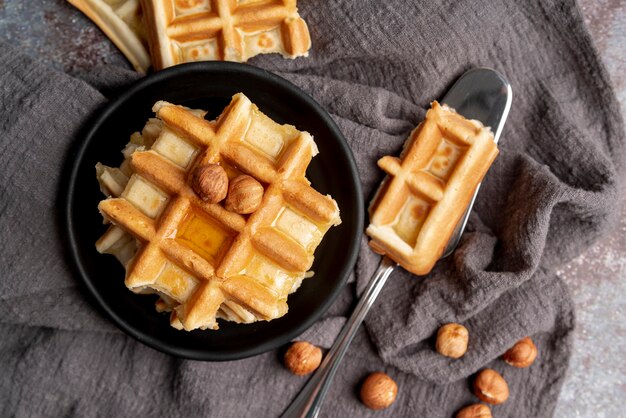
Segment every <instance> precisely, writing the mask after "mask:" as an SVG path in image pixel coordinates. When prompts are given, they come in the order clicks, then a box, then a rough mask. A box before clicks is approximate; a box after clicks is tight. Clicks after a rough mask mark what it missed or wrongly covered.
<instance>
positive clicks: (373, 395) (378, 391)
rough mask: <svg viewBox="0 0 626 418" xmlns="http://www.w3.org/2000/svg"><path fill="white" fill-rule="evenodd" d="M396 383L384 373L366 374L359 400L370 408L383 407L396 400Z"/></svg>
mask: <svg viewBox="0 0 626 418" xmlns="http://www.w3.org/2000/svg"><path fill="white" fill-rule="evenodd" d="M397 394H398V385H397V384H396V382H394V381H393V379H392V378H391V377H389V376H387V375H386V374H385V373H381V372H375V373H372V374H370V375H369V376H367V378H365V381H364V382H363V385H362V386H361V393H360V395H361V401H363V403H364V404H365V406H367V407H368V408H370V409H385V408H387V407H388V406H389V405H391V404H392V403H393V402H394V401H395V400H396V395H397Z"/></svg>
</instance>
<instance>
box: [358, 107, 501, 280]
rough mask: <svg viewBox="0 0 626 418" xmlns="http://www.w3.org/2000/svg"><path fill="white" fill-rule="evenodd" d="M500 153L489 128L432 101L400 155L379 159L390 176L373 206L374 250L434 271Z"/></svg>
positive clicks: (413, 267) (411, 266)
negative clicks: (484, 177) (479, 186)
mask: <svg viewBox="0 0 626 418" xmlns="http://www.w3.org/2000/svg"><path fill="white" fill-rule="evenodd" d="M497 155H498V148H497V145H496V143H495V142H494V137H493V134H492V133H491V130H490V129H489V128H486V127H484V126H483V125H482V123H480V122H478V121H476V120H468V119H465V118H464V117H463V116H461V115H459V114H458V113H456V112H455V111H454V109H451V108H449V107H448V106H446V105H443V106H441V105H440V104H439V103H437V102H433V104H432V107H431V109H430V110H429V111H428V112H427V113H426V120H425V121H424V122H422V123H421V124H420V125H419V126H418V127H417V128H416V129H415V130H414V131H413V132H412V133H411V135H410V136H409V139H408V140H407V142H406V143H405V145H404V149H403V151H402V154H401V155H400V158H395V157H391V156H385V157H382V158H381V159H380V160H378V165H379V167H380V168H382V169H383V170H384V171H385V172H386V173H387V174H388V177H387V178H386V179H385V181H384V183H383V185H382V186H381V188H380V189H379V191H378V193H377V195H376V197H375V198H374V201H373V202H372V205H371V206H370V225H369V226H368V228H367V230H366V233H367V235H369V236H370V238H371V241H370V246H371V247H372V249H373V250H374V251H376V252H377V253H380V254H384V255H387V256H389V257H390V258H391V259H393V260H394V261H395V262H397V263H398V264H400V265H401V266H402V267H404V268H405V269H407V270H409V271H410V272H412V273H414V274H417V275H423V274H427V273H428V272H430V270H431V269H432V268H433V266H434V265H435V263H436V262H437V260H438V259H439V258H440V257H441V255H442V254H443V251H444V249H445V247H446V245H447V244H448V241H449V240H450V237H451V235H452V233H453V231H454V229H455V227H456V226H457V224H458V222H459V220H460V219H461V217H462V216H463V213H464V212H465V210H466V208H467V206H468V204H469V203H470V201H471V199H472V197H473V196H474V192H475V190H476V187H477V186H478V185H479V184H480V182H481V180H482V178H483V176H484V175H485V174H486V173H487V170H488V169H489V167H490V166H491V163H492V162H493V160H494V159H495V158H496V156H497Z"/></svg>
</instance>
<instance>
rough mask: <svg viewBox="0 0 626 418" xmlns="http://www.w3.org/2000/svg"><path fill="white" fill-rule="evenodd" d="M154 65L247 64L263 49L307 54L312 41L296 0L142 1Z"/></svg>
mask: <svg viewBox="0 0 626 418" xmlns="http://www.w3.org/2000/svg"><path fill="white" fill-rule="evenodd" d="M141 4H142V6H143V10H144V14H145V21H146V26H147V30H148V35H149V43H150V51H151V54H152V64H153V66H154V68H155V69H157V70H159V69H162V68H166V67H169V66H172V65H176V64H180V63H183V62H190V61H205V60H226V61H236V62H245V61H247V60H248V59H249V58H251V57H253V56H255V55H258V54H263V53H272V52H278V53H280V54H282V55H283V56H285V57H288V58H295V57H298V56H306V55H308V50H309V48H310V47H311V39H310V37H309V31H308V28H307V25H306V23H305V21H304V20H303V19H302V18H301V17H300V15H298V10H297V7H296V0H141Z"/></svg>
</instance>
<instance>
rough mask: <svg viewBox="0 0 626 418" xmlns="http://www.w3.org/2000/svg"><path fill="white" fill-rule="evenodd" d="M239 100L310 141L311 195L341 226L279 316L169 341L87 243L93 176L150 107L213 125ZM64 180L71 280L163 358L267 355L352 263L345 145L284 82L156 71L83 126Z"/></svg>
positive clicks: (359, 207) (355, 235) (100, 228)
mask: <svg viewBox="0 0 626 418" xmlns="http://www.w3.org/2000/svg"><path fill="white" fill-rule="evenodd" d="M237 92H243V93H244V94H245V95H247V96H248V97H249V98H250V99H251V100H252V102H254V103H255V104H256V105H257V106H258V107H259V108H260V109H261V111H263V112H264V113H265V114H267V115H268V116H269V117H271V118H272V119H274V120H276V121H277V122H280V123H289V124H292V125H295V126H296V127H297V128H298V129H300V130H306V131H308V132H310V133H311V134H312V135H313V136H314V138H315V142H316V143H317V145H318V147H319V150H320V153H319V155H317V156H316V157H315V158H314V159H313V162H312V163H311V165H310V166H309V169H308V171H307V177H308V178H309V180H310V181H311V182H312V184H313V186H314V187H315V188H316V189H317V190H319V191H320V192H321V193H323V194H327V193H328V194H330V195H332V196H333V197H334V198H335V200H336V201H337V203H338V205H339V208H340V210H341V218H342V221H343V222H342V224H341V225H340V226H338V227H334V228H331V230H330V231H329V232H328V234H327V235H326V237H325V238H324V240H323V241H322V244H321V245H320V246H319V248H318V249H317V251H316V253H315V262H314V264H313V270H314V271H315V277H314V278H313V279H311V280H305V281H304V282H303V284H302V286H301V288H300V289H299V290H298V291H297V292H296V293H295V294H293V295H291V296H290V298H289V313H288V314H287V315H285V316H284V317H282V318H280V319H276V320H273V321H271V322H259V323H255V324H248V325H243V324H232V323H228V322H224V321H221V322H220V329H219V331H193V332H184V331H177V330H175V329H173V328H171V327H170V325H169V320H168V316H167V315H165V314H159V313H157V312H156V311H155V310H154V301H155V297H154V296H143V295H136V294H134V293H132V292H130V291H129V290H128V289H126V287H125V286H124V269H123V268H122V266H121V265H120V264H119V263H118V262H117V260H116V259H115V258H114V257H113V256H111V255H101V254H99V253H98V252H97V251H96V249H95V245H94V244H95V242H96V240H97V239H98V238H99V237H100V235H101V234H102V233H103V232H104V231H105V226H104V225H102V218H101V216H100V214H99V213H98V210H97V205H98V202H99V201H100V200H101V199H102V198H103V196H102V195H101V193H100V191H99V188H98V183H97V181H96V178H95V169H94V166H95V164H96V162H98V161H100V162H102V163H104V164H107V165H112V166H117V165H119V164H120V162H121V159H122V156H121V153H120V151H121V150H122V148H123V147H124V145H125V144H126V143H127V142H128V139H129V136H130V134H131V133H132V132H135V131H138V130H141V128H142V127H143V125H144V123H145V121H146V120H147V119H148V118H149V117H153V113H152V111H151V108H152V105H153V104H154V103H155V102H156V101H157V100H167V101H170V102H172V103H176V104H182V105H185V106H190V107H195V108H202V109H206V110H209V115H208V116H207V117H208V118H213V117H215V116H217V115H218V114H219V113H220V112H221V111H222V109H223V108H224V107H225V106H226V104H227V103H228V102H229V101H230V98H231V96H232V95H233V94H235V93H237ZM81 142H82V143H81V144H80V145H79V146H78V151H77V153H76V154H75V155H74V157H75V161H74V163H73V164H74V165H73V167H72V170H71V174H70V179H69V184H68V189H67V193H68V194H67V207H66V220H67V228H68V233H69V237H68V238H69V246H70V247H69V251H70V255H71V257H72V258H73V259H74V261H75V263H76V267H77V270H78V272H79V276H80V277H81V279H82V280H83V281H84V282H85V285H86V286H87V289H88V290H89V291H90V292H91V293H92V294H93V296H94V297H95V299H96V301H97V303H98V304H99V305H100V306H101V307H102V308H103V309H104V310H105V311H106V312H107V313H108V315H109V316H110V317H111V319H112V320H113V321H114V322H115V323H116V324H117V325H118V326H119V327H120V328H121V329H122V330H124V331H125V332H127V333H128V334H130V335H131V336H133V337H135V338H137V339H138V340H139V341H141V342H143V343H145V344H147V345H149V346H151V347H154V348H156V349H158V350H161V351H163V352H166V353H169V354H173V355H176V356H179V357H185V358H191V359H197V360H232V359H238V358H243V357H247V356H252V355H255V354H259V353H262V352H265V351H268V350H271V349H273V348H275V347H277V346H279V345H281V344H284V343H286V342H288V341H289V340H290V339H291V338H293V337H295V336H297V335H298V334H300V333H301V332H303V331H304V330H305V329H307V328H308V327H309V326H311V325H312V324H313V322H315V321H316V320H317V319H318V318H319V317H320V316H321V315H322V314H323V313H324V312H325V311H326V310H327V309H328V307H329V306H330V304H331V303H332V302H333V300H334V299H335V297H336V296H337V294H338V292H339V290H340V289H341V288H342V287H343V285H344V284H345V282H346V280H347V277H348V274H349V272H350V270H351V269H352V267H353V266H354V263H355V261H356V256H357V252H358V245H359V240H360V237H361V232H362V229H363V203H362V197H361V196H362V195H361V185H360V181H359V177H358V173H357V170H356V165H355V162H354V158H353V156H352V153H351V152H350V149H349V148H348V145H347V143H346V141H345V139H344V137H343V135H342V134H341V132H340V131H339V129H338V128H337V126H336V125H335V123H334V122H333V121H332V119H331V118H330V116H329V115H328V113H326V112H325V111H324V110H323V109H322V108H321V107H320V106H319V104H317V103H316V102H315V101H314V100H313V99H312V98H311V97H309V96H308V95H307V94H306V93H304V92H303V91H302V90H300V89H299V88H297V87H296V86H294V85H293V84H291V83H289V82H288V81H286V80H284V79H282V78H280V77H278V76H276V75H274V74H271V73H269V72H266V71H263V70H261V69H258V68H255V67H252V66H248V65H243V64H234V63H223V62H203V63H194V64H185V65H179V66H176V67H173V68H171V69H167V70H164V71H160V72H158V73H155V74H152V75H150V76H148V77H146V78H143V79H141V80H140V81H139V82H137V83H136V84H134V85H133V86H132V87H131V88H130V89H129V90H128V91H127V92H126V93H124V94H123V95H122V96H121V97H119V98H118V99H117V100H114V101H113V102H112V103H111V104H109V105H108V106H107V107H106V108H105V109H104V111H103V112H102V113H101V114H100V115H98V116H97V117H96V118H95V120H93V121H92V122H91V123H90V125H89V129H88V130H87V133H86V136H85V137H84V138H82V139H81Z"/></svg>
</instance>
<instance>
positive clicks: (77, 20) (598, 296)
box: [0, 0, 626, 418]
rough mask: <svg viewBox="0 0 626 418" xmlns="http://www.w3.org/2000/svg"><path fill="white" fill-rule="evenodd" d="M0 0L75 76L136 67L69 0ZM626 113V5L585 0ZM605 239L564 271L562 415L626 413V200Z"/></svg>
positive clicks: (37, 45) (12, 20) (42, 53)
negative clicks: (567, 334)
mask: <svg viewBox="0 0 626 418" xmlns="http://www.w3.org/2000/svg"><path fill="white" fill-rule="evenodd" d="M38 4H39V7H33V2H30V1H23V0H0V38H2V39H6V40H9V41H10V42H12V43H13V44H15V45H19V46H21V47H22V48H24V49H25V50H26V51H30V52H31V53H32V54H33V55H35V56H38V57H39V58H40V59H41V60H43V61H44V62H46V63H48V64H50V65H52V66H54V67H56V68H59V69H61V70H64V71H66V72H69V73H75V72H79V71H81V70H86V69H89V68H92V67H94V66H97V65H102V64H116V65H120V66H124V67H126V68H130V65H129V64H128V63H127V62H126V60H125V59H124V57H123V56H122V55H121V54H120V53H119V52H118V51H117V49H116V48H115V46H114V45H113V44H112V43H111V42H109V40H108V39H107V38H106V37H105V36H104V35H103V34H102V32H100V30H99V29H98V28H97V27H96V26H94V25H93V24H91V22H90V21H89V20H88V19H87V18H85V17H84V16H83V15H82V14H81V13H80V12H78V11H77V10H75V9H74V8H73V7H72V6H70V5H69V4H68V3H67V2H66V1H64V0H39V2H38ZM580 5H581V8H582V12H583V16H584V17H585V21H586V23H587V24H588V28H589V31H590V32H591V34H592V36H593V37H594V40H595V42H596V45H597V47H598V49H599V51H600V53H601V55H602V58H603V59H604V63H605V65H606V67H607V69H608V71H609V73H610V75H611V78H612V80H613V83H614V85H615V88H616V92H617V96H618V99H619V101H620V103H621V106H622V114H624V115H626V72H625V71H624V68H626V0H580ZM624 203H625V204H624V205H623V206H622V214H621V218H620V222H619V224H618V225H616V226H615V228H613V230H612V232H611V233H610V234H608V235H607V236H606V237H605V238H604V239H602V240H600V241H598V242H597V243H596V244H595V245H594V246H593V247H591V248H590V249H589V250H588V251H586V252H585V253H584V254H582V255H580V256H579V257H578V258H576V259H575V260H573V261H572V262H571V263H569V264H568V265H566V266H563V267H562V268H561V269H560V270H559V275H560V276H561V277H562V278H563V279H564V280H565V281H566V282H567V283H568V285H569V287H570V289H571V293H572V297H573V298H574V301H575V304H576V308H577V329H576V341H575V347H574V353H573V356H572V361H571V366H570V371H569V375H568V377H567V380H566V383H565V386H564V387H563V392H562V395H561V399H560V402H559V405H558V407H557V410H556V416H557V417H567V418H570V417H618V416H625V415H626V413H625V412H624V406H623V405H622V404H621V402H620V401H621V400H623V399H626V362H625V361H624V352H625V351H624V346H626V321H624V314H625V312H626V209H624V208H625V207H626V201H625V202H624Z"/></svg>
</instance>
